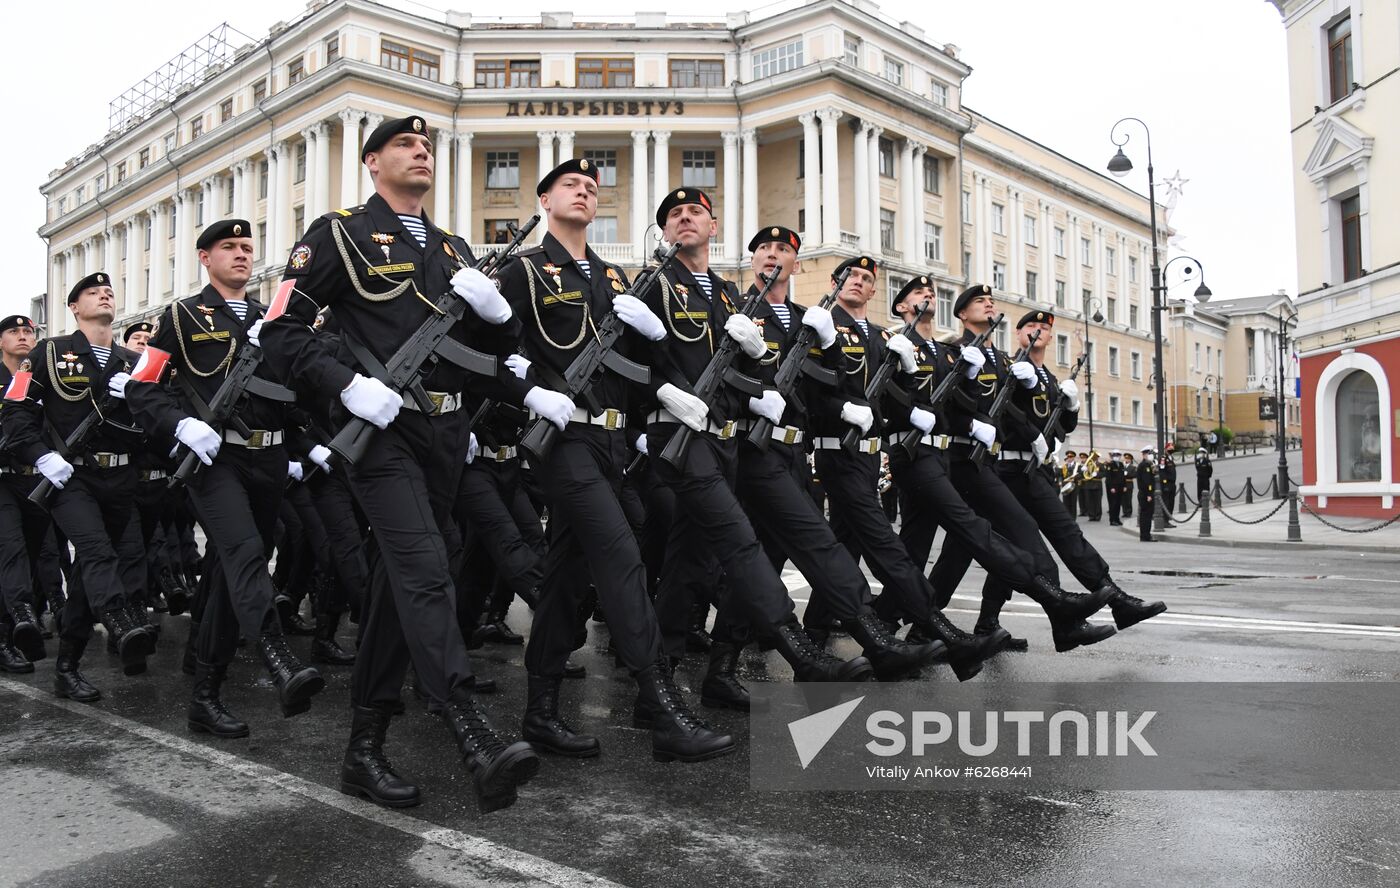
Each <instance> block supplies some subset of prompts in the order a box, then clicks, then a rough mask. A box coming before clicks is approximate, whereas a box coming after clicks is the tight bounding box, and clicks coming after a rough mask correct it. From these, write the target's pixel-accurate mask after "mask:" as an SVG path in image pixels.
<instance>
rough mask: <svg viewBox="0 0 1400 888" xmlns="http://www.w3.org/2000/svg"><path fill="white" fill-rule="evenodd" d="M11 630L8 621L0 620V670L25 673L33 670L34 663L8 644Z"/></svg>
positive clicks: (16, 673)
mask: <svg viewBox="0 0 1400 888" xmlns="http://www.w3.org/2000/svg"><path fill="white" fill-rule="evenodd" d="M12 631H13V630H12V629H11V628H10V624H9V623H8V622H5V621H4V620H0V672H8V673H10V674H11V675H27V674H28V673H30V672H33V671H34V664H33V663H31V662H29V659H28V658H27V657H25V656H24V654H22V653H20V652H19V651H18V650H16V649H15V647H14V645H12V644H10V638H11V633H12Z"/></svg>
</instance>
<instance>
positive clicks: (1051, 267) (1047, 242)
mask: <svg viewBox="0 0 1400 888" xmlns="http://www.w3.org/2000/svg"><path fill="white" fill-rule="evenodd" d="M1040 212H1041V214H1042V215H1043V216H1044V217H1045V219H1044V221H1043V222H1042V224H1041V227H1042V228H1043V229H1044V232H1045V233H1044V234H1042V235H1041V241H1040V293H1041V295H1040V300H1041V301H1042V302H1054V300H1055V209H1054V207H1052V206H1050V204H1048V203H1045V204H1041V205H1040Z"/></svg>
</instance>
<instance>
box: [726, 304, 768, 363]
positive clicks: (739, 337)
mask: <svg viewBox="0 0 1400 888" xmlns="http://www.w3.org/2000/svg"><path fill="white" fill-rule="evenodd" d="M724 332H725V333H727V334H728V335H729V338H730V339H732V340H734V341H735V342H736V343H738V345H739V348H740V349H742V350H743V352H744V354H746V355H748V356H749V357H751V358H753V359H755V360H757V359H758V358H761V357H763V356H764V355H766V354H768V343H766V342H764V341H763V333H762V332H760V331H759V329H758V325H757V324H755V323H754V322H753V321H751V320H749V319H748V318H746V317H744V316H743V315H739V314H736V315H730V316H729V320H727V321H725V322H724Z"/></svg>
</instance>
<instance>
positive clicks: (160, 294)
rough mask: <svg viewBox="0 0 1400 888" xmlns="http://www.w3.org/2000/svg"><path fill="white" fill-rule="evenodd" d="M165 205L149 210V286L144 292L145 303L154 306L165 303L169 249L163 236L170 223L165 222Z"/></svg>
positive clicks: (158, 205)
mask: <svg viewBox="0 0 1400 888" xmlns="http://www.w3.org/2000/svg"><path fill="white" fill-rule="evenodd" d="M166 206H167V205H166V204H165V203H158V204H156V205H155V206H154V207H152V208H151V210H150V226H151V286H150V287H149V288H148V289H147V291H146V301H147V302H148V303H149V304H152V305H154V304H156V303H158V302H163V301H165V285H166V282H167V277H166V276H167V274H168V268H169V264H170V256H169V255H168V254H167V253H166V250H167V249H168V248H169V245H170V241H169V238H167V237H166V236H165V229H166V226H167V225H169V224H170V223H169V222H167V221H166V213H167V212H168V210H167V209H166Z"/></svg>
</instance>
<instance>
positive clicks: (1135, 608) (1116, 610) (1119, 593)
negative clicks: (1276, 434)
mask: <svg viewBox="0 0 1400 888" xmlns="http://www.w3.org/2000/svg"><path fill="white" fill-rule="evenodd" d="M1104 585H1105V586H1110V587H1112V588H1113V591H1112V592H1111V593H1110V594H1109V596H1108V607H1109V609H1110V610H1112V611H1113V623H1114V625H1116V626H1117V627H1118V628H1119V629H1127V628H1128V627H1129V626H1136V625H1137V624H1138V623H1141V622H1142V621H1143V620H1150V619H1152V618H1153V617H1155V616H1157V615H1158V614H1161V613H1165V612H1166V610H1167V605H1166V603H1165V602H1162V601H1143V600H1142V599H1141V598H1136V597H1134V596H1132V595H1129V594H1128V593H1127V592H1124V591H1123V590H1122V589H1120V588H1118V584H1117V583H1115V582H1113V580H1105V581H1104ZM15 643H16V645H18V643H19V642H18V629H16V642H15Z"/></svg>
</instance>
